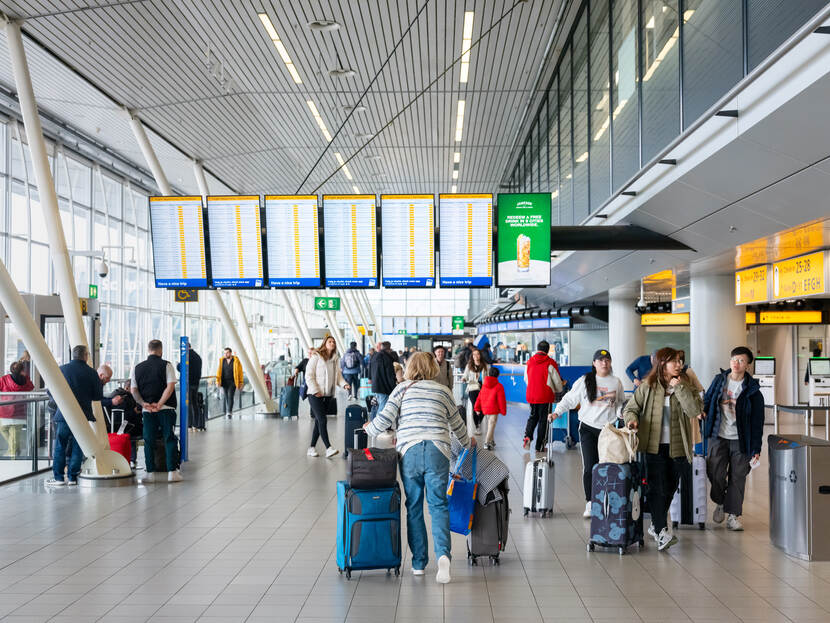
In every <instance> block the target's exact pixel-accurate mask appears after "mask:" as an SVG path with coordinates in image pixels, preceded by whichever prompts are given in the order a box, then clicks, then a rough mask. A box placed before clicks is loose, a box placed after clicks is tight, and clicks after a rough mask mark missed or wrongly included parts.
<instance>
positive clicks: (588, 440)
mask: <svg viewBox="0 0 830 623" xmlns="http://www.w3.org/2000/svg"><path fill="white" fill-rule="evenodd" d="M566 415H567V414H566ZM601 430H602V429H599V428H594V427H593V426H588V425H587V424H583V423H582V422H580V423H579V449H580V451H581V452H582V488H583V489H584V490H585V501H586V502H590V501H591V489H592V486H591V475H592V474H593V471H594V465H596V464H597V463H599V449H598V448H599V434H600V431H601Z"/></svg>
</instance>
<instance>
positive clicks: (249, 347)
mask: <svg viewBox="0 0 830 623" xmlns="http://www.w3.org/2000/svg"><path fill="white" fill-rule="evenodd" d="M133 118H134V119H135V120H136V122H137V123H138V125H139V126H141V121H139V120H138V119H137V118H136V117H135V116H133ZM141 131H142V133H143V132H144V128H143V127H142V128H141ZM144 136H145V138H146V134H145V135H144ZM148 144H149V141H148ZM150 150H151V151H152V146H150ZM142 151H143V148H142ZM146 156H147V154H146V153H145V158H146ZM153 156H154V160H155V161H156V166H157V168H158V170H159V172H160V173H161V175H164V173H163V172H162V170H161V165H160V164H159V162H158V158H155V152H153ZM193 174H194V175H195V177H196V183H197V184H198V185H199V192H200V193H201V194H202V197H203V198H204V199H205V201H207V196H208V194H210V192H209V189H208V183H207V177H206V176H205V169H204V167H203V166H202V163H201V162H199V161H198V160H195V161H194V162H193ZM153 175H155V169H153ZM166 182H167V180H166V178H165V183H166ZM168 188H169V184H168ZM208 292H212V293H213V294H209V295H208V296H210V297H212V298H213V300H214V302H215V303H216V304H217V307H221V309H220V310H219V315H220V316H221V317H222V321H223V322H225V321H226V319H227V322H226V324H225V328H226V329H227V330H228V334H229V335H230V336H231V342H232V343H234V350H235V351H236V353H237V356H239V360H240V361H241V362H242V367H243V368H244V369H245V373H246V374H247V375H248V379H249V380H250V381H251V385H253V386H254V393H256V395H257V397H258V398H259V399H260V401H262V403H263V404H264V405H265V411H266V412H267V413H276V409H277V404H276V402H274V399H273V398H271V395H270V394H269V393H268V386H267V385H266V384H265V378H264V376H263V374H262V365H261V364H260V363H259V356H258V355H257V352H256V345H255V344H254V339H253V337H252V336H251V330H250V327H248V317H247V316H246V315H245V307H244V306H243V305H242V297H241V296H239V292H236V291H231V292H230V298H231V305H233V306H234V309H235V311H236V315H237V317H238V320H239V330H237V328H236V327H235V326H234V324H233V320H232V319H231V317H230V314H229V313H228V310H227V309H226V308H225V304H224V302H223V301H222V297H221V296H219V294H218V293H217V292H216V291H215V290H208ZM237 345H238V346H237ZM240 347H241V348H240ZM243 355H244V357H243ZM246 361H247V365H246Z"/></svg>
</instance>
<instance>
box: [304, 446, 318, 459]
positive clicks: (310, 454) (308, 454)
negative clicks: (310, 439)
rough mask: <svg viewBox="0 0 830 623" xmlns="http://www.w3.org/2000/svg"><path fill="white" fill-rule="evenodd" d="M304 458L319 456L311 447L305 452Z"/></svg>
mask: <svg viewBox="0 0 830 623" xmlns="http://www.w3.org/2000/svg"><path fill="white" fill-rule="evenodd" d="M306 456H313V457H317V456H320V455H319V454H317V450H316V449H315V448H314V447H313V446H312V447H311V448H309V449H308V452H306Z"/></svg>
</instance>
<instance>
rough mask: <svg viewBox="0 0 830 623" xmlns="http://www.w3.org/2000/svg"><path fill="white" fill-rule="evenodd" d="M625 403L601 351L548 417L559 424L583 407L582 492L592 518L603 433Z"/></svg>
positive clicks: (587, 515)
mask: <svg viewBox="0 0 830 623" xmlns="http://www.w3.org/2000/svg"><path fill="white" fill-rule="evenodd" d="M623 402H624V394H623V386H622V381H620V379H618V378H617V377H616V376H614V375H613V374H612V373H611V353H609V352H608V351H607V350H605V349H604V348H601V349H600V350H598V351H597V352H595V353H594V359H593V363H592V364H591V371H590V372H588V373H586V374H584V375H583V376H581V377H579V378H578V379H577V380H576V382H575V383H574V385H573V387H572V388H571V390H570V391H569V392H568V393H567V394H565V396H564V397H563V398H562V400H560V401H559V403H558V404H557V405H556V408H555V409H554V410H553V413H551V414H550V415H549V416H548V420H549V421H551V422H552V421H553V420H555V419H556V418H557V417H559V416H560V415H562V414H563V413H568V411H570V410H571V409H576V408H577V405H578V406H579V447H580V449H581V451H582V488H583V489H584V492H585V512H583V513H582V516H583V517H584V518H586V519H589V518H590V517H591V473H592V471H593V469H594V465H596V464H597V463H599V450H598V445H599V433H600V431H602V428H603V427H604V426H605V425H606V424H608V423H609V422H615V421H616V420H617V418H619V417H620V415H621V412H622V407H623Z"/></svg>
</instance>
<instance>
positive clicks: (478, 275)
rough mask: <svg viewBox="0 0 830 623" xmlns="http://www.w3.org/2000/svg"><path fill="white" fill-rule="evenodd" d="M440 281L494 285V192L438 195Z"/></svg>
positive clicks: (452, 284)
mask: <svg viewBox="0 0 830 623" xmlns="http://www.w3.org/2000/svg"><path fill="white" fill-rule="evenodd" d="M438 203H439V205H438V209H439V211H438V215H439V223H438V226H439V228H440V231H439V244H440V249H439V254H438V255H439V261H440V264H439V267H440V273H439V285H440V286H441V287H442V288H469V287H487V288H489V287H491V286H492V285H493V195H491V194H486V195H439V196H438Z"/></svg>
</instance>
